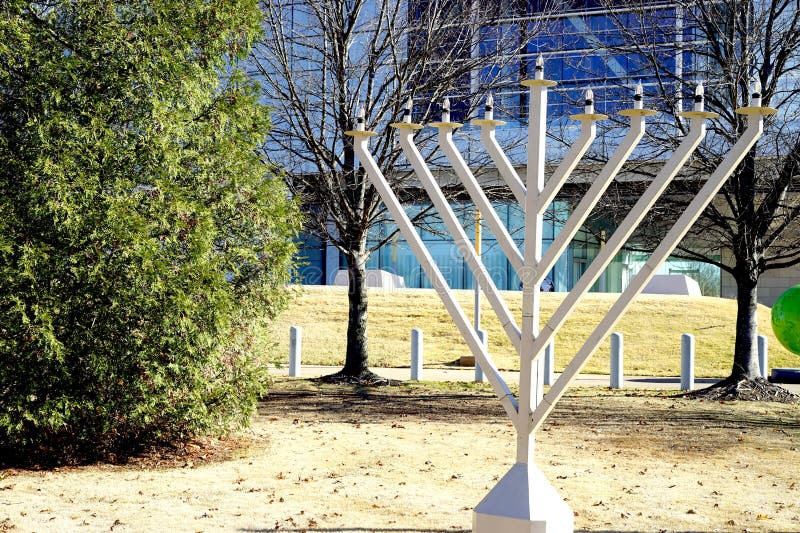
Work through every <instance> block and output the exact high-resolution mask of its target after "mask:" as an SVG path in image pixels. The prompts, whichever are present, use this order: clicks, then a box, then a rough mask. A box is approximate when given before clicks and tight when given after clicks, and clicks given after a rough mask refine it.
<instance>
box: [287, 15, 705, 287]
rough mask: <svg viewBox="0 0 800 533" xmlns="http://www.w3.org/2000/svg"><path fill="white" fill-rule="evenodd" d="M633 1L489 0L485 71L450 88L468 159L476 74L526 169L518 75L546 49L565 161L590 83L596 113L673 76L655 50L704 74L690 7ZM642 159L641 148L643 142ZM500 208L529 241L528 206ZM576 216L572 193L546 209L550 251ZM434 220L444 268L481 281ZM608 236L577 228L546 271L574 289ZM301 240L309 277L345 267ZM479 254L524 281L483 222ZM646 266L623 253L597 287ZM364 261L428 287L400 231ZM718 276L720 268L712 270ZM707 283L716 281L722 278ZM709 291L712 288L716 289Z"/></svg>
mask: <svg viewBox="0 0 800 533" xmlns="http://www.w3.org/2000/svg"><path fill="white" fill-rule="evenodd" d="M429 2H430V0H410V2H409V4H408V6H409V7H408V19H409V20H408V22H409V27H410V28H411V30H410V32H411V34H412V37H413V34H414V28H415V27H417V26H416V25H418V21H419V20H420V19H421V18H422V17H424V12H425V9H426V7H427V5H428V3H429ZM628 6H629V4H628V3H626V2H620V1H617V2H614V3H608V2H606V3H603V4H602V5H601V3H600V2H597V1H593V0H584V1H570V2H560V3H558V4H557V5H553V4H552V3H548V2H544V1H539V0H527V1H524V0H516V1H515V0H499V1H496V2H491V3H490V7H489V11H488V19H489V22H487V24H486V25H485V26H483V27H482V28H481V29H480V32H479V41H478V42H477V43H476V46H475V47H474V49H473V52H472V53H473V54H477V55H478V56H479V57H485V58H486V65H487V66H485V67H481V68H479V69H476V70H475V71H474V72H473V73H472V77H471V78H470V79H465V80H463V85H462V87H461V88H459V87H454V88H453V89H452V93H451V97H450V100H451V120H453V121H454V122H463V123H464V124H465V126H464V127H463V128H461V129H460V130H459V135H458V140H457V144H459V147H460V148H461V149H462V152H463V153H464V154H465V159H466V160H467V161H468V162H470V163H471V164H473V165H477V164H478V163H477V161H478V159H477V155H476V156H475V157H473V154H478V153H482V152H483V149H482V148H481V147H480V146H479V144H478V143H477V141H476V137H477V135H478V131H477V130H476V129H473V128H472V127H471V126H469V120H470V119H471V118H477V117H470V116H469V110H470V109H476V108H480V103H478V102H468V101H466V98H467V96H465V95H466V94H468V93H469V94H473V93H474V92H475V91H474V88H475V86H476V84H477V86H479V87H480V86H488V85H491V86H493V87H494V93H493V95H494V101H495V118H496V119H501V120H504V121H506V122H507V125H506V126H504V127H503V128H502V129H498V130H497V137H498V139H499V141H500V143H501V144H502V145H504V146H505V147H507V148H508V156H509V158H510V159H511V161H512V162H513V163H514V164H515V165H518V166H519V167H520V168H519V170H520V174H521V175H524V168H523V167H524V164H525V138H526V135H527V106H528V92H527V89H525V88H524V87H522V86H521V85H520V82H521V81H522V80H525V79H528V78H530V77H532V76H533V74H532V73H533V69H534V66H535V62H536V60H537V58H538V56H539V55H542V57H543V58H544V62H545V76H546V77H547V78H548V79H552V80H555V81H557V82H558V85H557V86H556V87H555V88H553V90H552V91H551V92H550V94H549V96H548V110H547V113H548V130H549V131H550V130H551V129H553V130H558V131H559V132H560V133H561V135H562V137H561V141H562V142H561V144H559V143H548V154H547V155H548V159H549V160H550V162H551V163H557V162H558V161H559V160H560V158H561V156H563V154H564V153H565V151H566V146H567V144H568V142H569V139H570V135H572V136H576V135H577V133H578V131H579V130H578V128H579V126H578V124H577V123H575V122H574V121H572V120H570V119H569V115H570V114H573V113H576V112H579V111H580V107H579V106H582V105H583V98H584V94H585V91H586V89H592V91H593V92H594V100H595V109H596V111H597V112H599V113H605V114H608V115H613V114H616V113H617V112H618V111H619V110H621V109H624V108H629V107H631V106H632V94H633V87H634V85H635V84H636V83H638V82H641V83H642V84H643V86H644V92H645V95H647V94H648V92H651V91H648V87H652V86H653V85H655V84H663V83H664V79H663V78H661V77H657V76H656V75H655V73H654V69H653V67H652V65H653V59H654V58H656V59H657V61H658V63H659V65H660V67H661V68H662V69H667V70H669V71H670V72H671V73H672V74H674V75H675V76H676V77H679V78H682V79H684V80H692V79H694V78H697V79H700V76H699V75H696V74H695V73H696V72H698V71H700V70H702V68H701V67H702V65H699V64H698V59H697V58H698V57H699V56H698V55H696V54H694V53H693V50H697V49H698V47H702V46H703V43H702V42H699V41H698V40H697V38H696V35H695V32H694V31H693V28H692V27H691V26H690V25H688V24H686V23H685V20H684V16H682V11H681V10H682V9H683V8H681V7H680V6H679V5H678V4H677V3H670V2H666V3H656V2H653V3H652V4H650V5H649V7H647V8H646V9H639V10H634V9H631V8H629V7H628ZM640 7H641V6H640ZM632 41H635V42H636V43H639V44H638V48H636V47H632V46H626V43H630V42H632ZM414 42H415V39H414V38H411V39H409V43H412V44H410V45H409V46H413V43H414ZM509 44H510V45H511V46H509ZM509 49H513V50H515V52H514V54H513V55H508V50H509ZM498 55H503V57H498ZM467 89H469V91H468V90H467ZM682 90H683V89H682V88H681V87H676V89H675V92H676V93H677V94H678V97H677V98H676V99H675V100H674V101H672V102H663V101H656V100H654V99H649V100H648V101H647V107H651V108H656V109H658V108H659V107H661V106H667V105H670V106H675V105H677V106H681V105H682V101H681V98H680V94H681V91H682ZM652 92H653V93H655V92H657V91H652ZM686 96H689V95H688V94H687V95H686ZM687 102H689V100H687ZM429 103H430V102H425V95H424V94H423V95H415V113H416V110H417V109H419V108H420V107H421V106H423V105H427V104H429ZM433 104H434V105H436V103H433ZM609 138H610V139H611V140H610V142H609V144H610V146H608V147H605V146H602V147H601V148H599V149H600V150H603V151H605V150H609V151H610V150H611V149H613V148H614V147H615V145H616V143H615V142H614V138H613V135H611V136H608V135H606V136H603V135H598V139H597V141H596V143H595V144H598V143H605V142H606V141H608V140H609ZM639 156H640V157H648V156H649V154H647V153H644V152H641V153H639ZM634 157H637V153H636V152H635V153H634ZM458 207H459V208H460V209H457V211H458V212H460V213H461V217H462V222H463V226H464V227H465V229H466V230H467V233H468V234H470V235H472V232H474V228H475V223H474V216H475V211H474V208H473V207H472V205H471V204H469V203H464V204H463V205H459V206H458ZM418 208H422V206H418ZM495 209H496V211H497V213H498V215H499V216H500V218H501V220H502V221H503V222H505V223H506V227H507V228H508V229H509V233H510V234H511V235H512V237H514V239H515V240H516V241H517V244H518V246H519V247H520V248H521V247H522V225H523V223H524V215H523V212H522V210H521V209H520V207H519V206H518V205H517V204H516V203H508V202H497V203H495ZM567 216H568V203H567V202H566V201H564V200H559V199H557V200H556V201H555V202H554V204H553V205H551V206H550V208H549V209H548V212H547V214H546V216H545V219H546V225H545V229H544V243H543V244H544V248H545V249H546V248H547V246H548V245H549V244H550V243H551V242H552V241H553V239H554V238H555V236H556V235H557V234H558V232H559V230H560V227H561V226H562V225H563V223H564V221H565V220H566V218H567ZM436 226H437V223H436V222H435V221H434V222H433V223H431V224H429V225H428V226H427V228H426V229H420V233H421V235H422V237H423V240H424V241H425V243H426V244H427V245H428V247H429V249H430V251H431V254H432V256H433V257H434V259H435V260H436V262H437V265H438V266H439V268H440V270H441V271H442V273H443V274H444V276H445V278H446V279H447V281H448V282H449V283H450V285H451V287H453V288H456V289H466V288H471V287H473V283H474V281H473V278H472V275H471V273H470V272H469V269H468V268H467V266H466V263H465V261H464V259H463V258H462V257H461V255H460V253H459V252H458V251H457V250H456V248H455V246H454V245H453V243H452V241H451V239H450V237H449V235H448V234H447V233H446V232H445V231H441V232H440V231H437V230H436ZM394 230H395V227H394V225H393V224H392V223H389V222H387V223H384V224H381V225H380V226H379V227H378V228H376V229H375V230H374V232H373V235H372V237H371V242H372V243H376V242H380V241H381V240H382V239H385V238H386V237H387V236H388V235H390V234H391V233H392V232H393V231H394ZM603 244H604V232H603V231H599V230H596V231H593V232H590V231H588V230H587V231H581V232H579V233H578V235H577V236H576V237H575V239H574V240H573V242H572V243H571V245H570V247H569V249H568V250H567V251H566V252H565V253H564V254H563V255H562V257H561V258H560V259H559V261H558V263H557V264H556V266H555V267H554V268H553V271H552V272H550V273H549V274H548V277H549V278H550V280H551V281H552V284H553V287H554V289H555V290H556V291H567V290H570V289H571V288H572V286H573V284H574V283H575V282H576V281H577V279H578V278H579V277H580V275H581V274H583V272H584V271H585V269H586V267H587V265H588V264H589V263H591V261H592V259H593V258H594V257H595V256H596V255H597V253H598V251H599V250H600V248H601V247H602V246H603ZM302 245H303V246H302V248H303V250H304V255H305V258H306V264H305V266H303V267H302V271H301V278H302V280H303V282H305V283H312V284H330V283H332V281H333V277H334V276H335V274H336V271H338V269H340V268H346V265H345V263H344V259H343V258H340V257H339V254H338V253H337V252H336V251H335V249H332V247H331V246H329V245H326V243H324V242H320V241H318V240H315V239H313V238H308V239H304V240H303V243H302ZM482 256H483V260H484V263H485V264H486V266H487V269H488V271H489V272H490V274H491V275H492V277H493V279H494V281H495V283H496V284H497V286H498V288H500V289H507V290H517V289H519V287H520V282H519V279H518V278H517V276H516V274H515V272H514V271H513V269H512V268H511V266H510V264H509V262H508V261H507V260H506V258H505V256H504V255H503V252H502V250H500V247H499V246H497V244H496V242H495V240H494V238H493V236H492V235H491V232H490V231H488V230H487V229H486V228H485V226H484V229H483V240H482ZM641 264H642V261H641V257H639V256H637V255H636V254H633V253H628V252H621V253H620V254H619V255H618V257H617V258H616V260H615V261H614V262H613V263H612V264H611V265H610V266H609V267H608V269H607V270H606V273H605V274H604V275H603V276H602V277H601V278H600V279H599V280H598V281H597V283H595V285H594V287H593V288H592V290H594V291H603V292H618V291H621V290H622V289H624V288H625V286H626V285H627V282H628V280H629V279H630V278H631V277H632V275H633V274H635V273H636V271H638V268H639V267H640V266H641ZM367 268H369V269H382V270H386V271H389V272H392V273H396V274H399V275H401V276H402V277H403V278H404V280H405V284H406V287H429V286H430V284H429V282H428V280H427V278H426V276H425V274H424V273H423V272H422V269H421V267H420V265H419V264H418V263H417V261H416V259H415V258H414V256H413V254H412V253H411V251H410V249H409V248H408V246H407V244H406V243H405V242H404V241H403V240H402V238H397V239H393V240H391V241H390V242H389V244H387V245H385V246H383V247H382V248H380V249H379V250H378V251H376V252H375V253H374V254H373V255H372V256H371V258H370V260H369V262H368V264H367ZM700 268H701V267H699V266H698V265H697V264H694V263H691V262H686V261H672V262H668V263H667V264H665V265H664V266H663V267H662V270H661V272H660V273H665V274H669V273H687V274H689V275H691V274H692V273H694V272H699V271H700ZM704 268H705V267H704ZM713 275H714V274H713V273H712V277H713ZM715 275H716V279H717V280H718V279H719V273H718V272H716V274H715ZM701 285H703V284H702V283H701ZM710 286H711V287H713V283H711V284H710ZM717 287H718V282H717ZM709 292H713V289H712V290H711V291H709Z"/></svg>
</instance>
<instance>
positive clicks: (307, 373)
mask: <svg viewBox="0 0 800 533" xmlns="http://www.w3.org/2000/svg"><path fill="white" fill-rule="evenodd" d="M339 369H340V367H338V366H317V365H304V366H303V367H302V369H301V377H304V378H316V377H320V376H325V375H328V374H333V373H335V372H337V371H338V370H339ZM371 370H372V371H373V372H375V373H376V374H378V375H379V376H383V377H385V378H390V379H397V380H401V381H406V380H408V379H409V378H410V376H411V370H410V369H409V368H407V367H406V368H371ZM270 373H271V374H272V375H274V376H288V375H289V368H288V366H284V367H273V368H270ZM500 374H501V375H502V376H503V379H505V380H506V382H507V383H515V384H518V383H519V372H513V371H505V372H502V371H501V372H500ZM558 376H559V374H556V379H557V378H558ZM474 378H475V371H474V370H473V369H472V368H471V367H466V368H463V367H462V368H457V367H456V368H424V369H423V370H422V379H423V380H425V381H472V380H473V379H474ZM609 381H610V378H609V376H608V374H605V375H603V374H580V375H579V376H578V378H577V379H576V380H575V382H574V385H575V386H578V387H608V386H609ZM717 381H719V378H695V380H694V383H695V388H698V389H699V388H702V387H707V386H709V385H711V384H713V383H716V382H717ZM623 385H624V387H625V388H630V389H654V390H679V389H680V386H681V378H680V377H656V376H625V381H624V382H623ZM781 386H782V387H784V388H785V389H788V390H790V391H792V392H794V393H795V394H800V384H789V383H783V384H781Z"/></svg>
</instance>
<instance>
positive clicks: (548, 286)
mask: <svg viewBox="0 0 800 533" xmlns="http://www.w3.org/2000/svg"><path fill="white" fill-rule="evenodd" d="M541 290H542V292H553V291H555V290H556V287H555V285H553V280H552V279H550V278H544V281H543V282H542V289H541Z"/></svg>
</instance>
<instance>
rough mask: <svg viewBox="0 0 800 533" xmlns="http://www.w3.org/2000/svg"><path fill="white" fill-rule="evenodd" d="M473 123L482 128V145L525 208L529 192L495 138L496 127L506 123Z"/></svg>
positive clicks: (484, 121)
mask: <svg viewBox="0 0 800 533" xmlns="http://www.w3.org/2000/svg"><path fill="white" fill-rule="evenodd" d="M472 123H473V124H477V125H479V126H481V143H482V144H483V146H484V148H486V151H487V152H488V153H489V156H490V157H491V158H492V161H493V162H494V164H495V166H496V167H497V170H498V172H500V176H502V177H503V180H504V181H505V182H506V185H508V188H509V189H511V192H512V194H513V195H514V198H516V199H517V202H519V205H521V206H523V207H524V206H525V194H526V192H527V191H526V189H525V185H524V184H523V183H522V180H521V179H520V177H519V174H517V171H516V170H514V165H512V164H511V161H509V159H508V157H506V154H505V152H504V151H503V149H502V148H501V147H500V144H499V143H498V142H497V137H496V136H495V126H497V125H502V124H505V123H504V122H503V121H501V120H484V119H480V120H473V121H472Z"/></svg>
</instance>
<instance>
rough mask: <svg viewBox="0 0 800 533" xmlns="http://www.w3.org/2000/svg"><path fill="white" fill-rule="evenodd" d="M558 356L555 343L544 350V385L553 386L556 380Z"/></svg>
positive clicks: (551, 343)
mask: <svg viewBox="0 0 800 533" xmlns="http://www.w3.org/2000/svg"><path fill="white" fill-rule="evenodd" d="M555 371H556V354H555V349H554V345H553V341H550V344H548V345H547V347H545V349H544V384H545V385H548V386H549V385H552V384H553V382H554V381H555V380H556V374H555Z"/></svg>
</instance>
